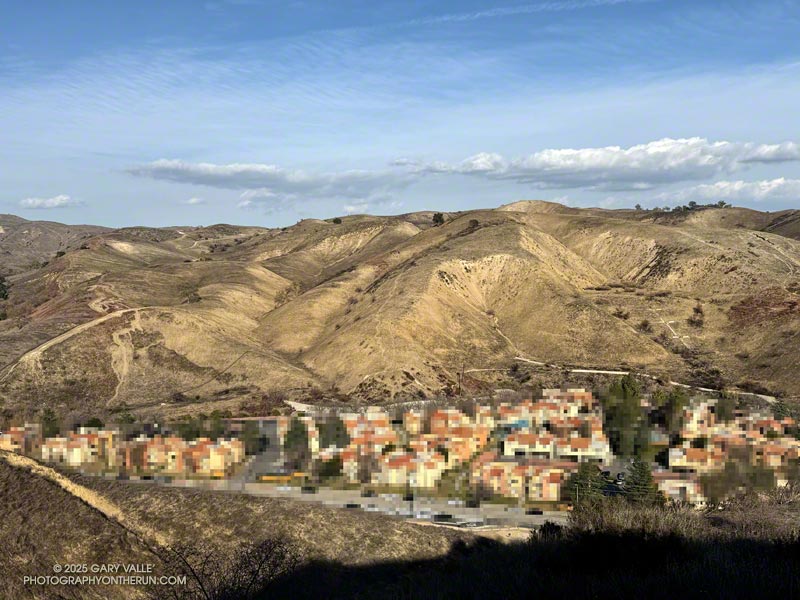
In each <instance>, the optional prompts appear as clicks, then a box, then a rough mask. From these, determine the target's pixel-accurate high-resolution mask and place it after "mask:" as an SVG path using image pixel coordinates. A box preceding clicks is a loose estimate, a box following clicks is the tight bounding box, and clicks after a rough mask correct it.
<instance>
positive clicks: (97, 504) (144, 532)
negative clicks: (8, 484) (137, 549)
mask: <svg viewBox="0 0 800 600" xmlns="http://www.w3.org/2000/svg"><path fill="white" fill-rule="evenodd" d="M0 458H3V459H4V460H5V461H6V462H7V463H8V464H10V465H11V466H14V467H18V468H22V469H27V470H29V471H30V472H31V473H33V474H34V475H38V476H40V477H44V478H45V479H48V480H49V481H51V482H53V483H55V484H56V485H58V486H59V487H61V488H62V489H63V490H64V491H66V492H67V493H69V494H71V495H73V496H75V497H76V498H78V499H79V500H81V501H82V502H84V503H86V504H88V505H89V506H91V507H92V508H94V509H95V510H97V511H99V512H100V513H102V514H103V515H104V516H105V517H106V518H108V519H111V520H113V521H116V522H117V523H119V524H120V525H121V526H122V527H124V528H125V529H127V530H128V531H130V532H132V533H133V534H135V535H136V536H137V537H139V538H141V539H142V540H143V541H145V542H148V543H150V544H156V545H159V546H162V547H164V546H168V542H169V540H168V539H167V538H166V537H165V536H163V535H162V534H161V533H159V532H157V531H155V530H153V529H151V528H149V527H147V526H145V525H142V524H141V523H139V522H138V521H137V520H136V519H134V518H132V517H131V516H130V515H127V514H126V513H125V512H124V511H123V510H122V509H121V508H120V507H119V506H117V505H116V504H115V503H114V502H111V501H110V500H108V499H107V498H104V497H103V496H101V495H100V494H98V493H97V492H94V491H92V490H90V489H89V488H87V487H84V486H82V485H80V484H78V483H75V482H74V481H72V480H71V479H69V478H68V477H65V476H64V475H62V474H61V473H59V472H58V471H56V470H55V469H52V468H50V467H46V466H44V465H42V464H40V463H38V462H36V461H35V460H33V459H32V458H28V457H26V456H21V455H19V454H14V453H11V452H5V451H0Z"/></svg>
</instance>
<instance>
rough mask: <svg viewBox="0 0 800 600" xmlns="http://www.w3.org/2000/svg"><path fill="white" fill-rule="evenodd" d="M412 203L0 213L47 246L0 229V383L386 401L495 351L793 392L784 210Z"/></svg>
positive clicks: (111, 401)
mask: <svg viewBox="0 0 800 600" xmlns="http://www.w3.org/2000/svg"><path fill="white" fill-rule="evenodd" d="M433 214H434V213H433V212H420V213H411V214H407V215H399V216H392V217H377V216H369V215H359V216H347V217H343V218H342V222H341V223H340V224H336V223H334V222H333V221H332V220H329V221H321V220H316V219H309V220H304V221H301V222H299V223H297V224H296V225H294V226H292V227H287V228H281V229H266V228H259V227H247V226H234V225H215V226H212V227H205V228H177V227H176V228H166V229H151V228H141V227H137V228H127V229H120V230H104V229H102V228H96V229H94V230H91V228H86V229H82V228H75V227H71V226H70V227H68V226H60V225H57V224H41V223H36V224H33V223H32V222H27V221H22V220H19V219H17V220H16V221H15V219H16V218H14V217H4V218H3V219H4V220H1V221H0V223H2V224H3V227H4V228H5V230H6V231H8V232H11V231H12V230H13V236H14V239H16V240H24V239H27V238H25V236H26V235H27V236H30V235H32V234H31V232H32V231H34V230H35V231H37V232H39V233H38V234H37V236H36V239H37V240H38V241H37V242H36V244H35V246H36V247H37V248H48V249H55V248H63V250H62V251H63V252H65V253H64V255H63V256H58V257H55V256H54V254H55V250H53V251H52V252H53V254H51V255H47V254H46V253H39V254H36V260H45V259H47V260H48V261H49V262H48V264H47V265H45V266H37V265H32V266H30V267H29V268H27V270H26V268H25V267H24V260H23V259H22V258H20V256H21V255H22V254H23V251H22V250H21V248H22V247H23V246H21V245H20V244H21V243H22V242H15V243H14V244H15V245H13V246H3V247H4V248H6V247H9V248H11V249H12V250H10V251H13V252H14V255H15V262H14V264H16V265H17V266H15V267H14V273H15V274H14V275H13V277H10V279H9V280H10V282H11V286H10V294H9V298H8V300H7V301H5V302H4V303H2V304H3V305H2V306H0V310H3V311H5V313H6V314H7V316H8V318H7V319H6V320H5V321H0V367H2V370H0V399H2V401H3V402H4V406H5V407H6V409H7V410H11V411H12V412H13V411H17V412H19V411H22V412H26V411H28V412H29V411H33V410H39V409H41V407H42V406H46V405H49V406H52V407H54V408H56V409H58V410H59V411H61V412H69V411H97V410H111V409H118V408H120V407H128V408H130V409H133V410H134V411H139V412H140V413H147V414H156V415H157V414H160V413H163V412H164V411H169V412H171V413H192V412H199V411H206V412H207V411H209V410H213V409H215V408H217V409H226V408H228V409H233V410H235V409H236V408H237V407H238V406H239V404H240V403H241V402H242V401H243V400H248V399H251V400H252V399H256V398H260V397H261V396H262V395H263V394H266V393H269V392H272V391H274V390H284V391H286V392H288V393H289V394H290V395H293V396H296V397H300V398H305V399H306V400H308V399H310V400H311V401H316V399H318V398H320V397H321V396H323V395H327V396H330V397H333V396H336V395H337V394H339V395H342V394H347V395H349V397H350V398H351V399H354V400H356V401H363V402H385V401H389V400H402V399H414V398H421V397H425V396H431V395H436V394H440V393H449V392H452V391H454V390H455V389H457V386H458V382H459V378H460V375H459V372H460V370H461V369H462V367H463V368H465V369H466V370H468V371H470V376H469V377H468V378H465V380H464V383H465V385H467V387H468V389H472V390H473V391H478V390H480V389H481V386H482V385H498V384H502V385H506V384H508V383H509V382H508V374H507V373H505V372H504V371H503V370H504V369H509V368H510V367H511V366H512V364H514V363H515V357H523V358H527V359H529V360H534V361H544V362H551V363H556V364H559V365H572V366H575V367H596V368H601V369H602V368H620V367H627V368H633V369H642V370H645V371H647V372H649V373H652V374H654V375H656V376H660V377H663V378H665V379H673V380H677V381H684V382H690V383H696V384H698V385H705V386H709V387H720V386H726V385H738V386H740V387H743V388H746V389H753V390H761V391H767V392H772V393H783V394H788V395H798V394H800V381H798V379H797V376H796V370H797V369H796V365H797V364H798V363H800V343H798V340H800V241H798V240H797V239H796V238H797V233H798V211H783V212H781V213H762V212H757V211H751V210H747V209H738V208H725V209H720V208H709V209H704V210H696V211H684V212H681V213H675V212H669V213H667V212H661V211H637V210H605V209H577V208H570V207H566V206H563V205H560V204H556V203H551V202H541V201H523V202H515V203H513V204H508V205H506V206H503V207H501V208H499V209H495V210H475V211H463V212H459V213H451V214H447V213H446V214H445V223H444V224H443V225H441V226H438V227H435V226H433ZM26 231H27V232H28V233H25V232H26ZM9 235H11V234H10V233H6V234H5V235H4V236H0V243H3V244H8V242H6V241H4V240H5V239H6V238H7V237H8V236H9ZM33 245H34V244H33V242H31V246H33ZM14 248H16V249H17V250H14ZM49 251H50V250H48V252H49ZM42 252H43V251H42ZM17 253H19V254H20V256H17ZM31 256H33V255H31ZM25 260H28V259H25ZM30 260H33V259H30ZM478 369H486V371H479V370H478ZM488 369H497V371H489V370H488ZM511 383H512V384H513V381H511ZM470 386H471V387H470Z"/></svg>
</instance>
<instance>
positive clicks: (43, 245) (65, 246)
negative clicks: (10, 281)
mask: <svg viewBox="0 0 800 600" xmlns="http://www.w3.org/2000/svg"><path fill="white" fill-rule="evenodd" d="M104 231H109V230H108V229H107V228H106V227H98V226H95V225H62V224H61V223H52V222H50V221H28V220H26V219H23V218H21V217H16V216H14V215H0V275H6V276H7V275H9V274H14V273H19V272H22V271H26V270H30V269H34V268H38V267H39V266H40V265H41V263H43V262H47V261H49V260H51V259H52V258H53V257H54V256H55V254H56V253H57V252H59V251H61V252H65V251H68V250H73V249H75V248H77V247H78V246H80V244H81V242H82V240H84V239H86V238H89V237H91V236H93V235H97V234H99V233H102V232H104Z"/></svg>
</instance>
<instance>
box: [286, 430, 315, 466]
mask: <svg viewBox="0 0 800 600" xmlns="http://www.w3.org/2000/svg"><path fill="white" fill-rule="evenodd" d="M283 449H284V452H285V453H286V462H287V463H289V465H290V466H292V468H295V469H303V468H305V466H306V464H308V460H309V459H310V458H311V452H310V450H309V448H308V430H307V429H306V426H305V424H304V423H303V422H302V421H301V420H300V419H298V418H297V417H294V418H293V419H292V422H291V423H290V424H289V430H288V431H287V432H286V437H285V438H284V440H283Z"/></svg>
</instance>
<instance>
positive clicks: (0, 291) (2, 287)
mask: <svg viewBox="0 0 800 600" xmlns="http://www.w3.org/2000/svg"><path fill="white" fill-rule="evenodd" d="M6 298H8V284H7V283H6V278H5V277H3V276H2V275H0V300H5V299H6Z"/></svg>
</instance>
